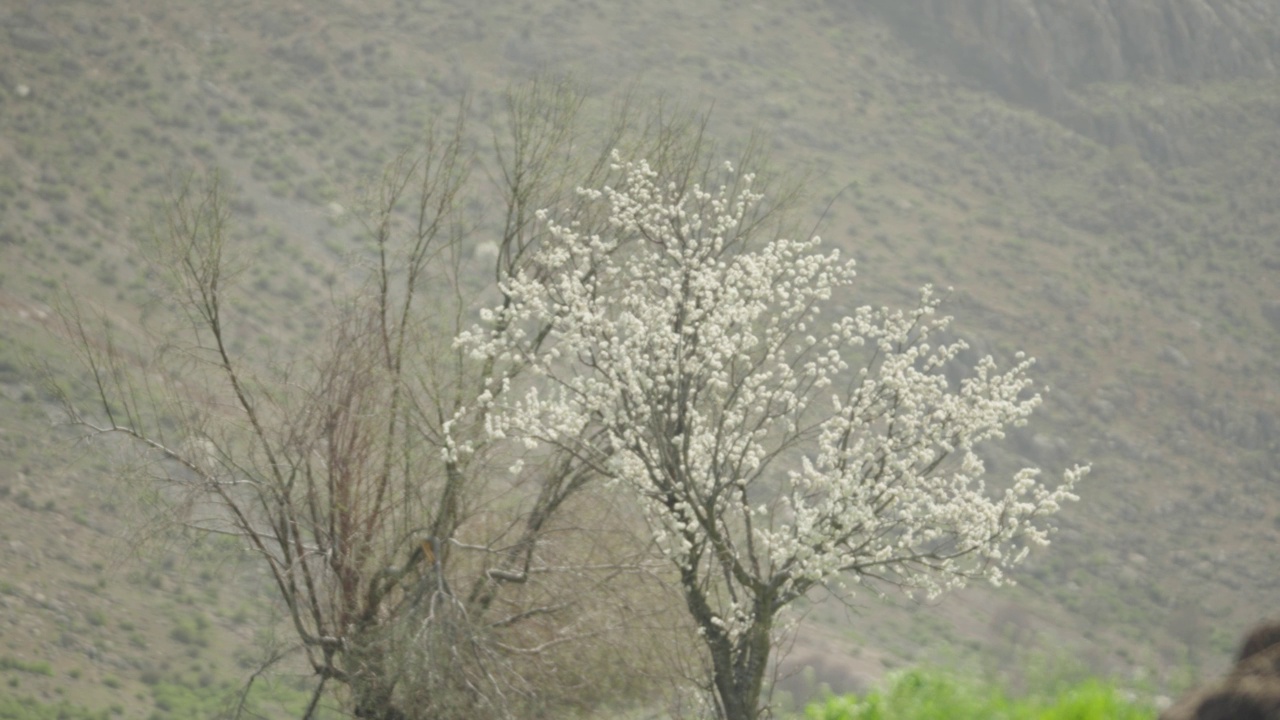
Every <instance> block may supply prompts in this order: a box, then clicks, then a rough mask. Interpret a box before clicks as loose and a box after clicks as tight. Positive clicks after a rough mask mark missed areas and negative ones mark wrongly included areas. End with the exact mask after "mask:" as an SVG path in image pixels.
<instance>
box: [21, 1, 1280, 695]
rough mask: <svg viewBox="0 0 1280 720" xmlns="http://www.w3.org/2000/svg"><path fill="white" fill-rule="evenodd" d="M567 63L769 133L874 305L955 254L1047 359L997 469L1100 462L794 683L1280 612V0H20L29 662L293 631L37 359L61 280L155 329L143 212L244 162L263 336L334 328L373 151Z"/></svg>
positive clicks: (835, 682) (1121, 672)
mask: <svg viewBox="0 0 1280 720" xmlns="http://www.w3.org/2000/svg"><path fill="white" fill-rule="evenodd" d="M539 73H545V74H550V75H553V76H559V75H565V74H572V75H574V76H575V77H576V78H577V79H578V80H579V81H581V82H583V83H585V84H586V86H587V87H589V88H590V89H591V92H592V96H593V98H592V102H598V103H601V104H602V106H603V105H604V104H606V103H607V102H608V101H609V99H610V98H611V97H614V96H616V94H617V93H618V92H619V91H620V90H621V89H625V88H638V89H639V91H640V92H642V93H650V94H657V93H661V94H664V95H666V96H668V97H670V98H672V99H673V100H676V101H679V102H683V103H685V104H686V105H687V106H691V107H694V108H703V107H711V106H714V115H713V122H712V127H711V130H712V133H713V134H714V135H716V136H717V137H720V138H723V139H725V140H726V141H728V142H730V143H733V142H736V141H741V140H742V139H743V138H745V136H746V134H747V133H748V132H749V131H751V130H752V129H759V130H760V131H762V132H763V133H764V134H765V136H766V137H767V138H769V141H770V143H771V146H772V150H773V153H774V159H775V162H776V163H777V164H778V165H780V166H782V167H784V168H789V169H792V170H795V171H797V172H808V173H810V177H811V182H810V186H809V187H810V190H811V191H812V198H811V202H812V213H813V219H814V221H815V222H817V221H818V219H819V216H820V215H822V213H823V211H824V210H826V213H825V216H824V217H822V219H821V223H820V224H819V225H818V226H817V227H818V232H819V233H820V234H821V235H822V236H823V237H824V238H825V239H826V241H827V242H828V243H829V244H830V245H834V246H838V247H841V248H844V249H846V250H847V252H848V253H851V254H852V255H853V256H854V257H856V258H857V260H858V263H859V268H860V274H861V276H862V282H861V283H860V285H859V287H858V288H857V291H856V293H857V294H856V297H852V298H848V299H847V301H848V302H849V303H850V304H853V303H864V302H876V303H879V302H890V303H895V304H896V303H906V302H910V300H911V298H913V297H914V295H915V291H916V288H917V287H918V286H919V285H920V284H922V283H925V282H932V283H935V284H937V285H940V286H953V287H954V288H955V292H954V294H953V297H952V300H951V302H950V304H949V307H948V309H949V311H950V312H951V313H952V314H954V315H956V316H957V323H956V328H957V331H958V333H959V334H961V335H963V336H965V337H966V338H968V339H970V341H971V343H972V345H973V347H974V348H975V353H974V357H975V358H976V356H977V355H978V354H986V353H994V354H996V355H997V357H1003V358H1008V357H1010V356H1011V355H1012V353H1013V352H1014V351H1015V350H1019V349H1021V350H1026V351H1027V352H1028V353H1029V354H1031V355H1033V356H1035V357H1037V358H1038V359H1039V360H1040V363H1039V365H1038V366H1037V371H1036V376H1037V377H1038V378H1039V379H1041V380H1042V381H1043V382H1044V383H1045V384H1047V385H1049V386H1051V387H1052V391H1051V392H1050V393H1049V394H1048V396H1047V400H1046V403H1045V405H1044V408H1043V411H1042V412H1040V413H1038V414H1037V416H1036V417H1035V418H1034V419H1033V421H1032V424H1031V425H1030V426H1029V427H1028V428H1026V429H1024V430H1021V431H1018V432H1016V433H1014V434H1013V435H1011V437H1010V438H1009V440H1008V441H1007V442H1006V443H1005V444H1004V446H1003V447H1002V449H1000V450H999V451H993V452H992V453H991V454H990V456H989V458H988V460H989V468H991V469H992V470H993V471H995V472H997V473H1005V474H1007V473H1011V472H1012V471H1014V470H1015V469H1016V468H1017V467H1021V466H1022V464H1037V465H1040V466H1041V467H1043V468H1045V470H1046V472H1047V473H1049V474H1050V475H1056V474H1057V473H1058V472H1059V471H1060V470H1061V468H1062V467H1064V466H1066V465H1068V464H1069V463H1071V462H1074V461H1089V462H1092V463H1093V468H1094V469H1093V472H1092V474H1091V475H1090V476H1089V477H1088V478H1087V482H1085V483H1084V485H1083V486H1082V487H1081V488H1080V494H1081V496H1082V499H1081V501H1080V502H1079V503H1077V504H1075V505H1073V506H1070V507H1068V508H1067V509H1066V510H1065V511H1064V513H1063V514H1062V515H1061V519H1060V522H1059V525H1060V527H1061V528H1062V530H1061V532H1060V533H1059V534H1058V535H1057V536H1056V537H1055V539H1054V544H1053V545H1052V547H1050V548H1049V549H1047V550H1046V551H1043V552H1039V553H1036V554H1033V556H1032V559H1031V560H1030V561H1029V562H1028V563H1027V565H1026V566H1025V567H1024V568H1023V570H1022V571H1021V572H1019V573H1018V574H1017V576H1016V579H1017V581H1018V582H1019V586H1018V587H1016V588H1005V589H1000V590H991V589H989V588H985V587H975V588H971V589H969V590H966V591H964V592H960V593H956V594H953V595H949V596H945V597H944V598H943V599H941V600H940V601H938V602H936V603H934V604H930V605H921V604H916V603H913V602H911V601H909V600H907V599H905V598H890V599H889V602H888V603H884V602H880V601H878V600H877V599H875V598H873V597H870V596H859V598H858V604H857V606H856V607H854V608H846V607H842V606H839V605H836V604H827V605H821V606H818V607H815V608H814V609H813V610H812V612H810V613H809V615H808V619H807V624H806V626H805V628H804V629H803V630H802V632H801V634H800V636H799V639H798V641H797V643H796V645H795V647H794V648H793V650H792V652H791V655H790V659H789V660H788V662H790V663H792V664H793V666H794V667H804V666H810V667H812V668H813V670H812V671H811V672H809V673H808V676H807V679H806V678H805V677H803V676H802V677H801V678H800V680H799V681H797V682H800V685H804V684H805V683H808V685H814V684H817V683H821V682H826V683H828V684H830V685H831V686H832V687H833V688H834V689H835V690H837V691H842V690H853V689H858V688H860V687H863V686H865V684H866V683H867V682H870V681H871V680H873V679H874V678H876V677H879V676H880V675H882V674H883V673H884V672H885V671H886V670H888V669H892V668H894V667H900V666H902V665H904V664H910V663H914V662H920V661H923V660H924V659H926V658H932V659H942V660H943V661H945V662H954V663H964V664H966V665H970V666H973V667H980V668H983V669H985V670H989V671H991V672H1003V673H1006V674H1007V676H1009V677H1012V678H1013V679H1014V681H1015V682H1016V681H1017V678H1018V677H1019V674H1020V672H1021V671H1022V670H1024V669H1025V668H1026V667H1028V666H1029V665H1034V664H1036V663H1037V662H1048V663H1049V664H1050V665H1052V666H1053V667H1054V668H1059V669H1062V668H1066V669H1069V670H1071V669H1080V668H1083V669H1087V670H1088V671H1090V672H1094V673H1102V674H1110V675H1114V676H1116V677H1118V678H1121V679H1122V681H1123V682H1130V681H1133V682H1134V683H1135V684H1139V685H1143V684H1145V685H1144V687H1150V688H1152V689H1153V690H1155V691H1159V692H1171V691H1172V690H1174V689H1177V688H1180V687H1182V686H1185V685H1186V684H1187V683H1188V682H1190V681H1191V680H1193V679H1194V678H1196V677H1199V676H1208V675H1211V674H1214V673H1217V672H1219V671H1221V670H1222V669H1223V668H1224V667H1225V666H1226V661H1227V657H1228V655H1229V653H1230V652H1231V651H1232V649H1233V646H1234V643H1235V642H1236V639H1237V638H1238V636H1239V635H1240V634H1241V633H1242V632H1243V631H1244V630H1245V629H1246V627H1247V626H1249V625H1250V624H1252V623H1253V622H1255V621H1256V620H1258V619H1260V618H1262V617H1264V616H1268V615H1276V614H1278V611H1277V608H1276V604H1275V598H1276V597H1277V591H1278V590H1280V542H1278V541H1280V440H1278V438H1277V431H1278V428H1280V359H1278V358H1280V282H1277V280H1278V279H1280V198H1278V197H1277V188H1280V84H1278V82H1277V81H1278V79H1280V78H1278V75H1280V6H1277V5H1276V4H1275V3H1273V2H1270V0H1258V1H1257V2H1249V1H1247V0H1160V1H1157V0H1113V1H1110V2H1104V1H1103V0H1078V1H1073V2H1070V3H1063V2H1055V1H1053V0H1025V1H1018V0H972V1H970V2H964V3H959V2H953V1H951V0H875V1H870V2H854V1H853V0H844V1H843V2H834V1H833V2H816V1H815V2H803V1H800V2H773V3H755V4H746V3H736V2H722V1H712V0H683V1H680V2H665V1H656V0H655V1H653V2H632V3H610V2H605V1H603V0H563V1H561V0H547V1H545V2H544V1H539V2H532V1H529V2H514V1H511V2H508V1H506V0H494V1H492V2H485V3H471V2H461V1H459V2H429V1H427V0H422V1H418V2H411V1H407V0H349V1H345V2H344V1H339V0H313V1H308V2H286V1H275V0H257V1H250V0H242V1H234V0H224V1H220V2H199V3H198V2H179V1H176V0H167V1H166V0H97V1H94V2H90V1H88V0H83V1H75V0H57V1H55V0H42V1H34V0H33V1H31V2H24V1H23V0H0V681H2V682H0V696H6V695H9V696H13V697H25V696H30V697H34V698H37V699H40V700H42V701H54V700H57V699H58V698H59V697H60V696H65V697H74V698H76V700H77V702H79V703H81V704H84V705H88V706H90V707H101V708H106V707H110V706H113V705H114V706H117V707H119V708H121V711H122V712H126V713H127V714H128V715H130V716H133V715H135V714H143V712H144V711H145V712H152V711H153V710H155V708H157V707H159V708H160V710H158V712H161V716H163V711H164V709H163V707H161V706H162V705H163V702H162V698H161V695H162V689H163V688H165V687H169V686H183V687H186V686H191V687H200V686H202V685H203V686H204V687H219V686H223V685H226V686H227V687H231V686H232V685H233V684H234V683H238V682H240V681H242V680H243V679H244V676H245V675H246V674H247V672H248V668H251V667H252V666H253V659H254V658H255V657H256V656H258V655H260V654H261V653H262V652H264V651H263V648H264V647H266V646H269V645H270V643H271V642H272V630H271V627H272V614H271V610H270V599H269V598H270V595H269V594H260V593H259V592H258V591H257V590H256V589H255V588H256V587H257V581H256V578H255V576H254V575H253V573H252V572H251V571H249V570H247V569H246V567H248V566H243V567H242V565H241V564H240V563H239V561H238V559H237V557H238V556H237V552H236V549H235V547H234V545H225V544H219V543H216V542H213V543H210V542H206V543H204V544H197V545H195V546H191V545H187V544H182V543H176V542H172V543H167V544H166V543H161V544H160V545H159V546H158V547H156V546H152V547H151V548H150V549H148V550H147V551H145V552H140V553H134V552H132V551H131V548H133V547H134V546H135V545H136V539H137V537H138V536H137V534H136V533H134V534H129V533H126V532H125V531H126V529H129V528H133V529H135V530H136V528H137V527H138V524H139V523H140V522H141V521H142V519H144V518H145V514H140V513H139V511H137V510H136V508H135V506H136V504H137V503H136V501H137V500H138V498H137V497H135V496H134V495H131V494H130V493H129V492H128V491H126V490H125V489H124V488H123V487H122V486H120V485H119V484H118V483H115V482H113V480H112V476H111V464H110V458H109V457H105V456H104V453H103V452H102V451H101V450H97V451H95V449H94V448H92V447H84V446H77V445H75V444H73V442H72V438H73V436H72V435H71V434H70V433H68V432H65V431H63V430H60V429H59V428H57V427H55V425H54V422H55V421H56V419H57V417H58V415H57V413H56V412H55V410H54V405H53V403H52V401H51V399H50V398H49V397H47V396H46V394H45V393H44V392H43V390H42V389H41V387H40V385H39V383H38V380H37V377H36V375H35V374H34V372H33V371H32V370H31V369H30V367H29V365H28V362H29V361H30V360H31V359H35V360H38V361H47V362H50V363H52V364H54V365H55V366H61V365H62V364H64V363H66V362H67V361H68V360H69V355H68V352H67V347H66V345H65V344H63V343H62V341H61V340H60V339H59V338H58V337H57V336H56V332H51V331H53V330H54V326H53V323H52V322H51V318H52V315H51V311H52V307H53V305H54V303H55V299H56V297H57V294H58V293H59V292H60V291H62V290H65V289H70V290H72V291H74V292H76V293H78V294H79V295H80V296H81V297H83V298H85V299H87V300H88V301H89V302H91V303H92V304H94V305H96V306H98V307H101V308H103V309H104V310H106V311H107V312H108V313H110V314H112V315H113V316H114V317H116V318H117V319H118V320H119V321H120V322H121V323H123V324H124V325H125V326H126V327H129V326H130V324H131V323H135V322H136V321H137V319H138V318H139V316H140V314H143V313H145V312H147V308H148V303H150V302H153V299H152V298H150V296H149V295H148V294H147V292H146V290H145V285H144V283H143V280H144V278H143V277H142V276H141V275H140V269H141V268H142V267H143V263H142V261H141V259H140V256H139V254H138V248H137V245H136V243H135V240H136V239H137V238H140V237H143V236H145V235H147V234H148V233H149V232H150V231H151V228H152V221H153V220H154V213H155V209H156V207H157V203H159V202H161V201H162V200H163V197H164V191H165V189H166V186H167V185H168V184H169V183H170V182H171V180H172V178H173V177H174V176H175V173H181V172H183V171H188V170H191V169H201V168H211V167H214V166H217V167H222V168H224V169H226V170H227V171H229V173H230V175H229V177H230V179H231V181H232V183H233V184H234V185H235V186H236V188H237V190H238V191H239V196H238V199H237V201H236V203H235V205H234V209H235V222H236V224H237V227H238V229H239V231H240V232H241V233H242V234H243V235H245V236H247V237H251V238H253V239H254V240H255V242H254V245H253V247H254V252H255V256H254V257H253V258H252V264H251V266H250V268H249V269H248V271H247V275H246V277H245V279H244V282H245V284H246V286H247V287H249V288H251V289H252V296H253V299H254V303H253V305H252V307H249V308H246V309H247V310H248V311H249V312H250V313H251V314H252V316H253V317H254V318H255V323H256V329H257V331H258V334H257V336H256V337H254V336H251V335H250V336H246V337H243V338H241V342H243V343H246V344H250V345H252V344H254V343H273V342H274V343H279V342H296V343H305V342H307V340H308V338H309V337H313V336H314V333H315V332H317V329H318V322H317V320H316V317H315V315H314V313H315V308H317V307H322V306H323V305H322V303H323V298H324V297H325V292H326V287H327V286H329V285H331V284H333V283H335V282H341V280H342V278H343V277H345V276H344V272H345V268H344V263H345V262H346V258H347V253H348V251H349V248H350V246H351V241H352V238H354V237H356V236H358V235H359V234H360V233H361V232H362V230H361V228H360V226H359V224H358V223H356V222H354V221H352V220H351V213H350V210H349V209H350V208H352V207H353V206H354V203H355V200H356V198H357V197H358V195H359V190H360V188H361V187H362V185H363V184H364V183H365V182H367V181H368V180H369V178H370V177H372V176H373V175H374V174H376V173H377V172H378V171H379V169H380V168H381V167H382V164H383V163H384V162H386V161H387V160H388V159H390V158H391V157H392V156H393V155H394V154H395V153H397V152H398V151H400V150H402V149H404V147H406V146H407V145H408V144H409V143H411V142H412V140H413V138H414V135H415V132H416V131H418V130H419V129H420V128H421V127H422V125H423V124H424V123H425V122H426V121H428V120H429V119H431V118H433V117H444V116H448V115H449V114H451V113H452V112H453V110H454V109H455V108H456V106H457V103H458V101H459V99H460V98H461V97H462V96H463V95H464V94H466V95H468V96H469V97H470V108H471V119H472V122H473V131H474V132H475V133H476V134H477V137H483V135H484V134H485V133H487V132H488V129H487V127H486V126H487V124H489V123H494V122H498V121H499V120H500V119H501V118H500V110H501V108H500V97H501V91H502V90H503V89H504V88H505V87H507V86H509V85H510V84H511V83H513V82H519V81H521V80H522V79H525V78H529V77H532V76H533V75H535V74H539ZM828 205H829V206H830V207H829V210H827V207H828ZM971 360H972V359H971ZM1072 671H1074V670H1072ZM801 681H803V682H801ZM800 685H797V688H798V689H797V692H799V691H800V690H801V689H802V688H800ZM281 687H282V688H283V689H282V690H281V692H282V693H283V694H285V695H287V694H288V692H289V689H288V688H289V685H288V683H287V682H285V683H283V684H282V686H281Z"/></svg>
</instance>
